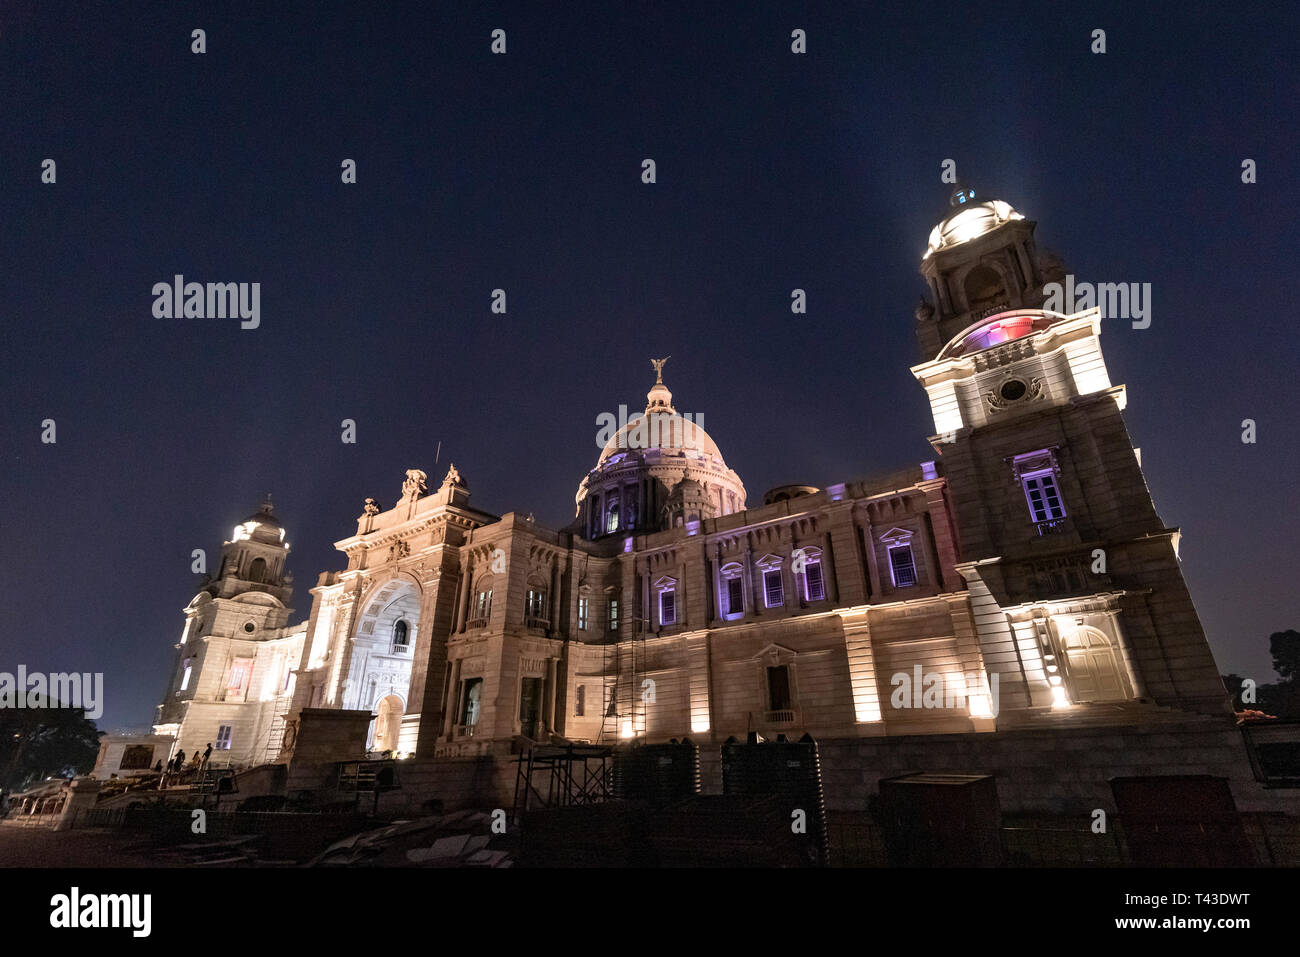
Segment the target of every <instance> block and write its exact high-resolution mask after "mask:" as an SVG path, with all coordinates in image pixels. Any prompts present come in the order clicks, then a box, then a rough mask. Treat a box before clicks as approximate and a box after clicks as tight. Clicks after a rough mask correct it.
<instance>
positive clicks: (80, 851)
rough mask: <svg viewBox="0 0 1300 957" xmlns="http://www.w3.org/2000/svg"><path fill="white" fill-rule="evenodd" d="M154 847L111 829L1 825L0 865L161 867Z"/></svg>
mask: <svg viewBox="0 0 1300 957" xmlns="http://www.w3.org/2000/svg"><path fill="white" fill-rule="evenodd" d="M158 866H159V861H158V857H157V855H156V854H155V853H154V851H153V848H152V847H151V846H150V845H148V844H145V843H142V842H141V841H140V839H139V838H138V837H136V836H134V835H131V834H123V833H121V832H120V831H110V830H79V831H59V832H57V833H56V832H54V831H51V830H49V829H47V828H43V827H33V828H24V827H0V867H158Z"/></svg>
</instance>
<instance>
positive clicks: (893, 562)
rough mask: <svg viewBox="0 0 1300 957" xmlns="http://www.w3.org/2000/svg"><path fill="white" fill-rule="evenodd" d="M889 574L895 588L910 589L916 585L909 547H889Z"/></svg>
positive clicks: (913, 563)
mask: <svg viewBox="0 0 1300 957" xmlns="http://www.w3.org/2000/svg"><path fill="white" fill-rule="evenodd" d="M889 572H890V574H891V575H893V577H894V587H896V588H910V587H912V586H913V585H915V584H916V562H915V561H913V559H912V546H911V545H891V546H889Z"/></svg>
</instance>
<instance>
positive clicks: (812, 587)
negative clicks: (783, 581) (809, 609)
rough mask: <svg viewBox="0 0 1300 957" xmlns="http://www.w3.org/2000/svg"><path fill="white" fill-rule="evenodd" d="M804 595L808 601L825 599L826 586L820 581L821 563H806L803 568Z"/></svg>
mask: <svg viewBox="0 0 1300 957" xmlns="http://www.w3.org/2000/svg"><path fill="white" fill-rule="evenodd" d="M803 583H804V594H805V597H806V598H807V599H808V600H809V601H821V600H822V599H823V598H825V597H826V584H825V582H823V581H822V563H821V562H808V564H806V565H804V567H803Z"/></svg>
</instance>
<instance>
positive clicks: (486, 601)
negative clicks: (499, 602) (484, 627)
mask: <svg viewBox="0 0 1300 957" xmlns="http://www.w3.org/2000/svg"><path fill="white" fill-rule="evenodd" d="M491 615H492V589H491V588H489V589H487V590H486V591H481V592H479V593H478V602H477V603H476V604H475V606H474V617H475V618H488V617H490V616H491Z"/></svg>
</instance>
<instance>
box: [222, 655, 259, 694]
mask: <svg viewBox="0 0 1300 957" xmlns="http://www.w3.org/2000/svg"><path fill="white" fill-rule="evenodd" d="M252 674H253V659H252V658H236V659H235V663H234V664H232V665H231V666H230V680H229V681H228V682H226V693H227V694H239V693H241V692H242V691H243V690H244V689H245V688H247V687H248V679H249V678H250V677H252Z"/></svg>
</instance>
